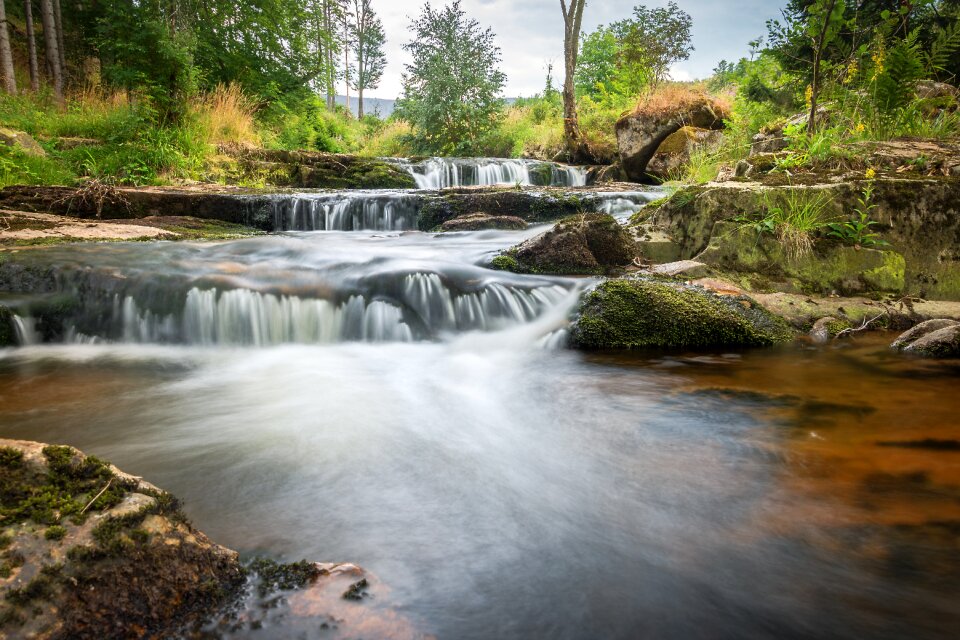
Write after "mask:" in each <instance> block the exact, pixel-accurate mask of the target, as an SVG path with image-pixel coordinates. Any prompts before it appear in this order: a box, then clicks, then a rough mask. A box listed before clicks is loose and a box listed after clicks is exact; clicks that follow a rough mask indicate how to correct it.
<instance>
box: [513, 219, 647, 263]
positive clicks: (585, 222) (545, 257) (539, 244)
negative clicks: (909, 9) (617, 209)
mask: <svg viewBox="0 0 960 640" xmlns="http://www.w3.org/2000/svg"><path fill="white" fill-rule="evenodd" d="M636 255H637V248H636V243H635V242H634V240H633V238H632V237H631V236H630V234H629V233H628V232H627V230H626V229H624V228H623V226H621V225H620V223H619V222H617V221H616V219H614V218H613V216H610V215H607V214H604V213H590V214H581V215H575V216H570V217H569V218H566V219H564V220H561V221H560V222H559V223H558V224H557V225H556V226H555V227H554V228H553V229H551V230H550V231H548V232H546V233H544V234H541V235H539V236H537V237H536V238H532V239H530V240H527V241H526V242H524V243H523V244H521V245H520V246H518V247H515V248H514V249H511V250H510V251H508V252H507V253H506V254H504V256H502V257H507V258H510V259H512V260H513V261H514V263H508V262H507V261H505V260H500V261H499V262H497V263H495V265H496V266H498V268H506V269H507V270H510V271H521V272H530V273H554V274H561V275H596V274H603V273H609V272H611V271H613V270H615V269H617V268H622V267H625V266H626V265H629V264H630V263H631V262H632V261H633V259H634V258H635V257H636Z"/></svg>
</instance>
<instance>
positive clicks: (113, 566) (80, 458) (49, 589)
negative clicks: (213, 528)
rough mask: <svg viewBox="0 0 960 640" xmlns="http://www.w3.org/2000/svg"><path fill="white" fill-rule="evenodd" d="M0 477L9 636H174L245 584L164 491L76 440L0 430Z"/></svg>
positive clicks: (230, 560)
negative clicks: (13, 435) (48, 441)
mask: <svg viewBox="0 0 960 640" xmlns="http://www.w3.org/2000/svg"><path fill="white" fill-rule="evenodd" d="M0 481H2V482H0V485H2V491H3V502H2V516H3V519H2V523H3V527H4V530H3V534H2V535H3V541H4V546H3V551H2V554H0V555H2V558H0V561H2V567H0V569H2V572H0V575H2V576H4V577H3V578H0V595H2V602H3V604H2V605H0V634H5V637H31V638H107V637H110V638H116V637H124V638H125V637H147V636H150V637H168V636H172V635H175V632H176V631H177V630H178V629H180V628H182V627H183V626H184V625H189V624H193V623H199V622H200V621H201V620H202V619H203V618H204V617H205V616H207V615H209V614H210V613H212V612H213V611H215V610H216V609H217V608H218V607H220V606H222V605H224V604H226V602H227V601H228V599H229V598H230V594H231V593H233V592H234V591H235V590H236V589H238V588H239V587H240V585H242V583H243V580H244V576H243V571H242V569H241V567H240V564H239V562H238V560H237V554H236V553H235V552H233V551H230V550H229V549H225V548H223V547H220V546H218V545H216V544H214V543H213V542H211V541H210V540H208V539H207V538H206V537H205V536H204V535H203V534H202V533H200V532H199V531H197V530H195V529H193V528H192V527H191V526H190V525H189V523H188V522H187V521H186V518H185V517H184V516H183V514H182V512H181V511H180V509H179V504H178V503H177V501H176V500H175V499H174V498H172V497H171V496H170V495H169V494H165V493H163V492H162V491H160V490H159V489H157V488H156V487H154V486H153V485H151V484H149V483H147V482H144V481H143V480H141V479H139V478H135V477H133V476H130V475H127V474H124V473H122V472H120V471H119V470H117V469H116V468H115V467H112V466H110V465H108V464H106V463H104V462H102V461H100V460H98V459H96V458H93V457H87V456H84V455H83V454H82V453H80V452H78V451H76V450H75V449H72V448H70V447H55V446H45V445H42V444H39V443H33V442H23V441H14V440H0Z"/></svg>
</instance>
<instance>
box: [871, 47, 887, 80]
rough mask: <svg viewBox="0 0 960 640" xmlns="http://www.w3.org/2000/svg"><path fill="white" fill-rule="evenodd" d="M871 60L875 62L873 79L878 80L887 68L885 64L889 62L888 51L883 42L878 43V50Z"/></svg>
mask: <svg viewBox="0 0 960 640" xmlns="http://www.w3.org/2000/svg"><path fill="white" fill-rule="evenodd" d="M870 59H871V60H873V79H874V80H876V79H877V78H878V77H879V76H880V74H881V73H883V70H884V69H885V68H886V67H885V66H884V63H885V62H886V60H887V50H886V48H884V46H883V41H882V40H881V41H879V42H878V43H877V50H876V51H874V52H873V54H872V55H871V56H870Z"/></svg>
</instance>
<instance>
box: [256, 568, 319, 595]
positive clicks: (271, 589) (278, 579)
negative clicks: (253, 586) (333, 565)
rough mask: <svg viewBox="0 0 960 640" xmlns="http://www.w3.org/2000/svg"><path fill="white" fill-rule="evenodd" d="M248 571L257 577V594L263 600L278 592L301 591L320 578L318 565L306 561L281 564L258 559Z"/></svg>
mask: <svg viewBox="0 0 960 640" xmlns="http://www.w3.org/2000/svg"><path fill="white" fill-rule="evenodd" d="M247 570H248V571H250V572H252V573H253V574H255V575H256V576H257V578H258V584H257V592H258V593H259V594H260V597H261V598H265V597H267V596H268V595H270V594H272V593H275V592H277V591H291V590H293V589H300V588H302V587H304V586H306V585H307V584H308V583H310V582H313V581H314V580H316V579H317V578H318V577H319V576H320V569H319V568H317V565H316V564H315V563H313V562H307V561H306V560H301V561H300V562H293V563H290V564H281V563H279V562H276V561H274V560H270V559H268V558H257V559H255V560H253V561H252V562H251V563H250V564H249V565H248V566H247Z"/></svg>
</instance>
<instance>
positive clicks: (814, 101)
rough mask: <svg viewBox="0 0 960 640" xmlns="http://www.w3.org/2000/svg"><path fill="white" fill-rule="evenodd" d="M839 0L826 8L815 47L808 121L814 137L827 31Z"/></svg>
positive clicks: (808, 132)
mask: <svg viewBox="0 0 960 640" xmlns="http://www.w3.org/2000/svg"><path fill="white" fill-rule="evenodd" d="M836 6H837V0H832V1H831V2H830V4H829V5H828V6H827V8H826V12H825V13H824V17H823V29H822V30H821V31H820V34H819V35H818V36H817V39H816V41H815V42H814V46H813V82H812V83H811V85H810V118H809V120H808V121H807V135H808V136H812V135H813V134H814V133H816V131H817V107H818V102H819V100H820V88H821V87H820V84H821V83H820V80H821V78H820V75H821V74H820V67H821V65H822V62H823V50H824V49H825V48H826V45H827V31H829V29H830V19H831V17H832V16H833V10H834V8H836Z"/></svg>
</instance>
